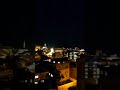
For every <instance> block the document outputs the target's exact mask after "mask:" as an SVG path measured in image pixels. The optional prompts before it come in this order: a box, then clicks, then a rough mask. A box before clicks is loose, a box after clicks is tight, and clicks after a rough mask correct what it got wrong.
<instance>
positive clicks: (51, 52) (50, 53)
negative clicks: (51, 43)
mask: <svg viewBox="0 0 120 90" xmlns="http://www.w3.org/2000/svg"><path fill="white" fill-rule="evenodd" d="M53 53H54V49H53V48H51V49H50V52H49V53H48V54H47V56H49V55H52V54H53Z"/></svg>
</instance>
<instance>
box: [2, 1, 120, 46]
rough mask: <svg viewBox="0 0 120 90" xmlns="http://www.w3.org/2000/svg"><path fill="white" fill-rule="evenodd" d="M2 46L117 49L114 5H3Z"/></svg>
mask: <svg viewBox="0 0 120 90" xmlns="http://www.w3.org/2000/svg"><path fill="white" fill-rule="evenodd" d="M1 9H2V10H1V12H2V17H1V30H0V34H1V35H0V40H1V43H3V42H4V43H12V45H13V44H15V45H21V42H22V41H23V40H26V41H27V43H28V44H29V45H31V44H32V43H34V44H35V43H37V44H43V43H47V45H49V46H54V47H75V46H78V47H81V48H108V47H111V48H113V47H119V45H120V44H119V37H120V36H119V33H118V31H119V29H120V28H119V22H118V21H119V9H118V5H117V2H115V1H105V0H101V1H99V2H98V1H97V2H96V0H36V1H29V2H27V1H9V2H4V4H3V6H2V8H1Z"/></svg>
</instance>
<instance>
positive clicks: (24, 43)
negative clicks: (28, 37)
mask: <svg viewBox="0 0 120 90" xmlns="http://www.w3.org/2000/svg"><path fill="white" fill-rule="evenodd" d="M23 48H25V40H24V42H23Z"/></svg>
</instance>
